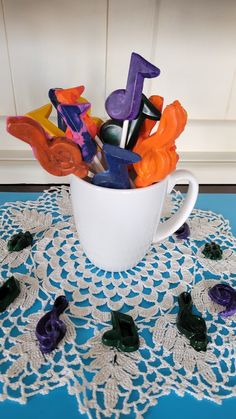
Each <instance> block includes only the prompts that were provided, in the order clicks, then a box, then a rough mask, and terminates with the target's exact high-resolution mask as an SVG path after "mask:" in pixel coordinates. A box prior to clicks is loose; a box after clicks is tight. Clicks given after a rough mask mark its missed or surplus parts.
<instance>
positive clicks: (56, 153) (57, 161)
mask: <svg viewBox="0 0 236 419" xmlns="http://www.w3.org/2000/svg"><path fill="white" fill-rule="evenodd" d="M7 131H8V132H9V134H11V135H13V136H14V137H16V138H19V139H20V140H22V141H24V142H26V143H27V144H29V145H30V146H31V147H32V150H33V153H34V155H35V157H36V159H37V160H38V161H39V163H40V164H41V166H42V167H43V168H44V169H45V170H46V171H47V172H49V173H51V174H52V175H54V176H66V175H69V174H71V173H73V174H75V175H76V176H79V177H82V178H83V177H85V176H87V174H88V166H87V164H86V163H84V162H83V160H82V156H81V152H80V150H79V147H78V146H77V145H76V144H75V143H74V142H73V141H71V140H69V139H67V138H65V137H63V138H60V137H54V138H52V139H48V138H47V136H46V134H45V131H44V130H43V128H42V127H41V126H40V125H39V123H38V122H36V121H34V120H33V119H31V118H29V117H27V116H11V117H8V118H7Z"/></svg>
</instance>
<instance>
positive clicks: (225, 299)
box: [208, 284, 236, 317]
mask: <svg viewBox="0 0 236 419" xmlns="http://www.w3.org/2000/svg"><path fill="white" fill-rule="evenodd" d="M208 294H209V297H210V298H211V299H212V301H214V303H216V304H220V305H221V306H224V307H225V310H223V311H221V312H220V313H219V314H220V315H221V316H222V317H229V316H233V315H234V314H235V313H236V291H235V289H234V288H232V287H231V286H230V285H228V284H216V285H214V287H212V288H210V289H209V291H208Z"/></svg>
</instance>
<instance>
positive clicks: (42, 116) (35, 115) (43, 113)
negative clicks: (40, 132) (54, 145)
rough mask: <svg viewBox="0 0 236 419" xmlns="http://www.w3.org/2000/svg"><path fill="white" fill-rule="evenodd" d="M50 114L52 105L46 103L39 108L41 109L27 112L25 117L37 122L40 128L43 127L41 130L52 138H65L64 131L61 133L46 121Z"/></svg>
mask: <svg viewBox="0 0 236 419" xmlns="http://www.w3.org/2000/svg"><path fill="white" fill-rule="evenodd" d="M51 112H52V105H51V104H50V103H48V104H47V105H44V106H41V108H38V109H34V110H33V111H31V112H28V113H27V114H26V116H28V117H29V118H32V119H34V120H35V121H37V122H39V124H40V125H41V127H43V129H44V130H45V131H46V132H47V133H48V134H49V135H51V136H52V137H65V133H64V131H62V130H61V129H60V128H58V127H57V126H56V125H55V124H53V122H51V121H50V120H49V119H48V118H49V116H50V114H51Z"/></svg>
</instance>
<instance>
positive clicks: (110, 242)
mask: <svg viewBox="0 0 236 419" xmlns="http://www.w3.org/2000/svg"><path fill="white" fill-rule="evenodd" d="M181 180H187V181H188V183H189V188H188V193H187V195H186V198H185V200H184V202H183V205H182V207H181V208H180V209H179V210H178V211H177V212H176V213H175V214H174V215H173V216H171V217H170V218H169V219H168V220H167V221H165V222H163V223H160V216H161V211H162V207H163V204H164V201H165V198H166V195H167V193H169V192H171V190H172V189H173V187H174V185H176V183H178V182H179V181H181ZM197 195H198V183H197V181H196V179H195V177H194V176H193V175H192V173H190V172H188V171H186V170H177V171H175V172H173V173H172V174H171V175H169V176H168V177H166V178H165V179H164V180H162V181H161V182H159V183H155V184H154V185H151V186H148V187H146V188H138V189H125V190H123V189H108V188H102V187H100V186H95V185H92V184H90V183H88V182H85V181H84V180H82V179H80V178H78V177H76V176H74V175H72V177H71V198H72V206H73V213H74V218H75V223H76V228H77V231H78V233H79V240H80V242H81V245H82V247H83V249H84V252H85V254H86V255H87V257H88V258H89V259H90V260H91V262H93V263H94V265H96V266H97V267H99V268H102V269H105V270H108V271H122V270H126V269H130V268H132V267H134V266H135V265H137V263H139V262H140V260H141V259H142V258H143V257H144V256H145V254H146V253H147V251H148V249H149V247H150V245H151V243H156V242H160V241H161V240H164V239H165V238H166V237H168V236H170V235H171V234H173V233H174V232H175V231H176V230H178V228H179V227H181V226H182V224H183V223H184V222H185V221H186V219H187V218H188V216H189V214H190V213H191V211H192V209H193V207H194V205H195V202H196V199H197Z"/></svg>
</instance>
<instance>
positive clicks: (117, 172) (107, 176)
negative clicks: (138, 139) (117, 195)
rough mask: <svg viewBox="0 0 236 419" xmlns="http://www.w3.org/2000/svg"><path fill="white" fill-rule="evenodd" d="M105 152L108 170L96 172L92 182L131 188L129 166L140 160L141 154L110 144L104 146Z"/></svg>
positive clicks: (103, 185) (114, 187) (117, 187)
mask: <svg viewBox="0 0 236 419" xmlns="http://www.w3.org/2000/svg"><path fill="white" fill-rule="evenodd" d="M103 152H104V156H105V159H106V163H107V167H108V170H106V171H105V172H103V173H98V174H96V175H95V176H94V177H93V179H92V183H93V184H94V185H97V186H102V187H104V188H113V189H130V188H131V184H130V179H129V176H128V167H127V166H128V165H129V164H132V163H135V162H137V161H139V160H140V156H139V155H138V154H135V153H133V152H132V151H129V150H125V149H123V148H120V147H117V146H113V145H110V144H105V145H104V146H103Z"/></svg>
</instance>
